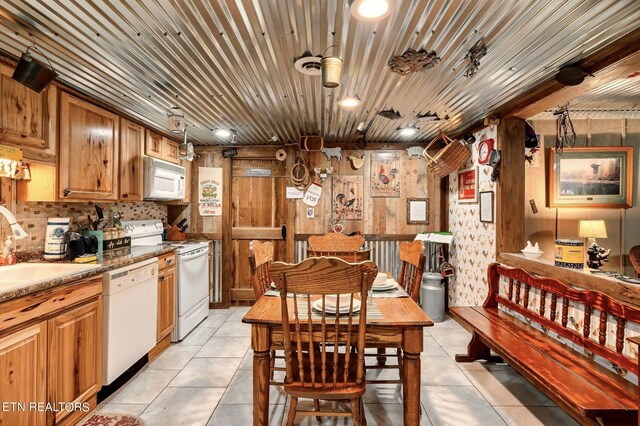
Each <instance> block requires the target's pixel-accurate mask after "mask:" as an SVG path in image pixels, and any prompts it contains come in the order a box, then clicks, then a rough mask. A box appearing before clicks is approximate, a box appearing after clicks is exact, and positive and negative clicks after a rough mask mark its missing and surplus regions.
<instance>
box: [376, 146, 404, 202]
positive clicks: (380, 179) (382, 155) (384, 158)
mask: <svg viewBox="0 0 640 426" xmlns="http://www.w3.org/2000/svg"><path fill="white" fill-rule="evenodd" d="M401 180H402V173H401V171H400V155H399V154H397V153H391V152H375V153H372V154H371V197H374V198H376V197H378V198H380V197H381V198H400V181H401Z"/></svg>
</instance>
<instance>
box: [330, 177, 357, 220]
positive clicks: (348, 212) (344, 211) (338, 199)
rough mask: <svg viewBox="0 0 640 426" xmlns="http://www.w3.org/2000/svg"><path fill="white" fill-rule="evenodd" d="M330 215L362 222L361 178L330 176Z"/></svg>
mask: <svg viewBox="0 0 640 426" xmlns="http://www.w3.org/2000/svg"><path fill="white" fill-rule="evenodd" d="M331 180H332V197H331V198H332V201H333V203H332V204H333V209H332V214H333V216H334V217H341V218H344V219H345V220H362V176H332V177H331Z"/></svg>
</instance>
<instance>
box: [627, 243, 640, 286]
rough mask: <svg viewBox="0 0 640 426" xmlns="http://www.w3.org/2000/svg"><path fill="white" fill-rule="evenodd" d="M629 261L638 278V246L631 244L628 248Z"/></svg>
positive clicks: (639, 270)
mask: <svg viewBox="0 0 640 426" xmlns="http://www.w3.org/2000/svg"><path fill="white" fill-rule="evenodd" d="M629 261H630V262H631V265H632V266H633V269H634V270H635V271H636V276H637V277H638V278H640V246H633V247H631V250H629Z"/></svg>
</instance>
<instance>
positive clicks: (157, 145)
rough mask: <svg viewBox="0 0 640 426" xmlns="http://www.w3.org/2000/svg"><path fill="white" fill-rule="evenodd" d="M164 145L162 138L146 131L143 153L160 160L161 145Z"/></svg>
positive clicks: (157, 134)
mask: <svg viewBox="0 0 640 426" xmlns="http://www.w3.org/2000/svg"><path fill="white" fill-rule="evenodd" d="M163 144H164V136H162V135H161V134H160V133H156V132H154V131H152V130H149V129H147V132H146V137H145V144H144V153H145V155H148V156H149V157H153V158H159V159H161V160H162V145H163Z"/></svg>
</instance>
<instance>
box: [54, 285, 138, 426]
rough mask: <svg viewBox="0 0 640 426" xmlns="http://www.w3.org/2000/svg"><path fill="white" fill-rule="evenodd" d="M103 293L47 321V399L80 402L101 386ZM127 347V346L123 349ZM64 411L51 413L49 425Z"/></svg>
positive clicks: (65, 412)
mask: <svg viewBox="0 0 640 426" xmlns="http://www.w3.org/2000/svg"><path fill="white" fill-rule="evenodd" d="M101 298H102V296H100V298H99V299H98V300H94V301H92V302H89V303H86V304H84V305H83V306H80V307H77V308H75V309H71V310H70V311H67V312H64V313H62V314H59V315H57V316H55V317H54V318H52V319H50V320H49V323H48V332H49V336H48V337H49V361H48V386H47V388H48V389H47V393H48V400H49V401H56V402H72V403H82V402H84V401H86V400H87V399H88V398H89V397H90V396H92V395H94V394H96V393H97V392H98V391H99V390H100V388H101V386H102V300H101ZM122 349H123V350H126V348H122ZM69 414H70V413H69V412H67V411H60V412H57V413H55V412H50V413H49V415H50V416H52V419H51V420H50V421H49V422H48V423H49V424H53V423H58V422H60V420H62V419H63V418H64V417H66V416H67V415H69Z"/></svg>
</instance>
